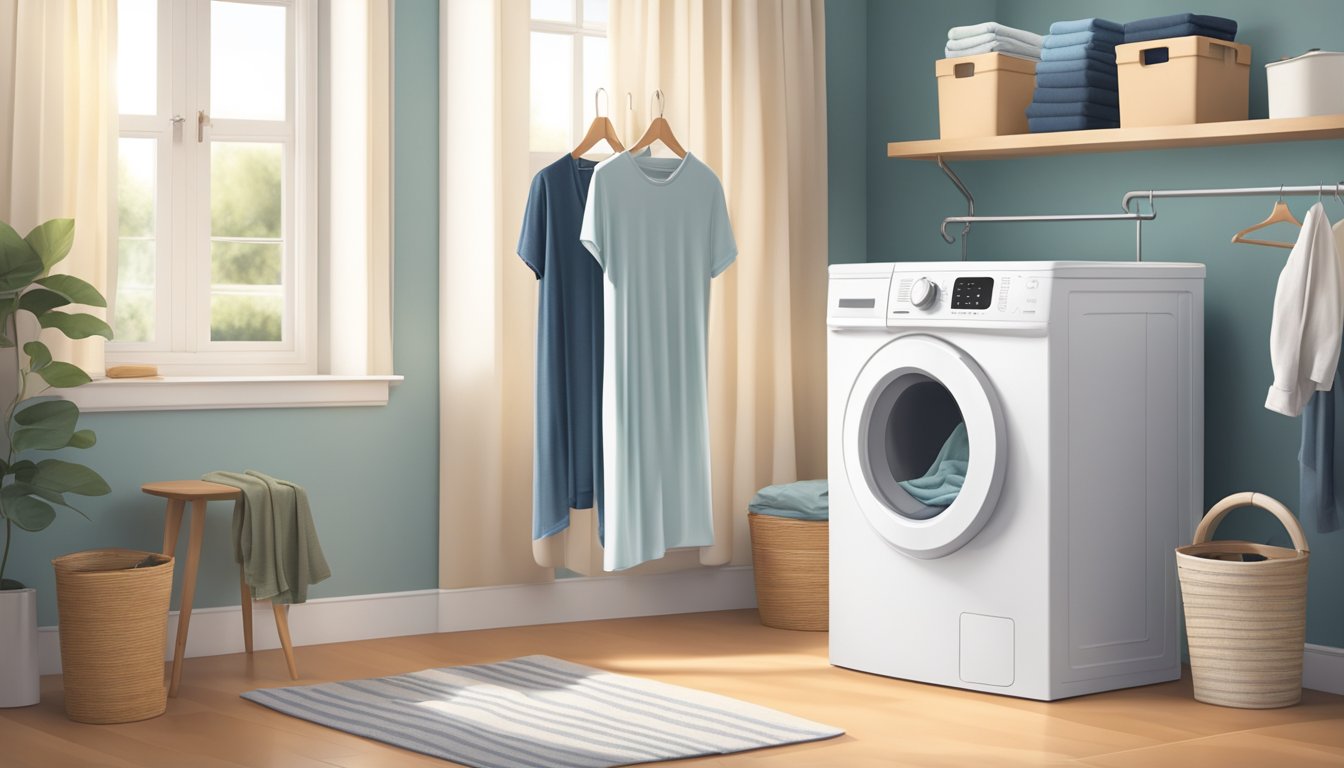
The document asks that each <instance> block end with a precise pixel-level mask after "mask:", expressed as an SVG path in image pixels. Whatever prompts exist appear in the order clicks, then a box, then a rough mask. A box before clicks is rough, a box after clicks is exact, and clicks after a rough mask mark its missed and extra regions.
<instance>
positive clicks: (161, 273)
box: [108, 0, 318, 375]
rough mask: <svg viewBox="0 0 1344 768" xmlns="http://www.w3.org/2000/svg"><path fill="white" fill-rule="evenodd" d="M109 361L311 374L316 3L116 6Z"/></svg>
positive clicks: (139, 2) (173, 369)
mask: <svg viewBox="0 0 1344 768" xmlns="http://www.w3.org/2000/svg"><path fill="white" fill-rule="evenodd" d="M117 5H118V8H117V13H118V27H117V38H118V40H117V43H118V68H117V89H118V111H119V113H120V117H119V129H120V134H119V142H118V153H117V154H118V156H117V163H118V169H117V190H116V191H117V194H116V203H115V205H116V208H115V211H114V214H115V215H114V217H113V218H114V219H115V224H114V226H115V228H116V243H117V247H116V263H115V266H114V271H113V274H111V275H109V277H110V278H111V280H112V284H113V285H114V286H115V291H114V292H113V296H112V298H113V302H112V324H113V328H114V330H115V332H116V338H115V341H114V342H113V343H111V344H109V346H108V361H109V363H116V362H129V361H136V362H149V363H155V364H157V365H158V366H159V367H160V369H161V370H163V371H164V372H165V373H170V374H187V375H189V374H210V373H220V372H228V373H230V374H233V375H242V374H256V373H273V374H306V373H315V372H317V357H318V355H317V349H316V346H317V345H316V336H317V330H318V329H317V327H316V326H317V316H318V313H317V284H318V280H317V277H316V275H317V268H318V264H317V259H318V256H317V250H318V249H317V215H316V210H317V203H318V200H317V194H316V183H315V180H316V173H317V167H316V159H315V158H316V156H317V155H316V136H317V131H316V125H317V122H316V87H315V82H316V75H317V73H316V61H317V58H316V29H317V24H316V8H315V7H314V6H315V4H314V3H313V2H312V0H119V2H118V4H117Z"/></svg>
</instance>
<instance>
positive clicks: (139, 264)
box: [112, 138, 158, 341]
mask: <svg viewBox="0 0 1344 768" xmlns="http://www.w3.org/2000/svg"><path fill="white" fill-rule="evenodd" d="M157 150H158V141H157V140H155V139H134V138H122V139H118V140H117V295H116V306H115V316H114V317H113V319H112V327H113V330H114V335H115V336H116V340H117V341H153V340H154V275H155V261H154V259H155V254H156V251H157V247H156V246H157V244H156V242H155V238H154V235H155V232H154V220H155V216H154V202H155V179H156V173H155V172H156V169H157V166H158V164H157V162H156V152H157Z"/></svg>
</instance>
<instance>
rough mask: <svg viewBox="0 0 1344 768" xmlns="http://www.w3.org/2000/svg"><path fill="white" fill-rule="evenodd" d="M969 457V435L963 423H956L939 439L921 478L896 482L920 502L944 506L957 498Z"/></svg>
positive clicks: (964, 477)
mask: <svg viewBox="0 0 1344 768" xmlns="http://www.w3.org/2000/svg"><path fill="white" fill-rule="evenodd" d="M970 460H971V443H970V438H969V437H968V436H967V435H966V425H965V424H958V425H957V428H956V429H954V430H952V434H950V435H948V436H947V440H945V441H944V442H943V447H942V450H940V451H938V457H937V458H935V459H934V460H933V464H932V465H930V466H929V470H928V471H927V472H925V473H924V476H923V477H917V478H915V479H913V480H902V481H901V482H900V483H898V485H900V486H901V487H902V488H904V489H905V492H906V493H908V494H910V495H911V496H913V497H914V498H915V500H916V501H919V502H920V503H923V504H927V505H929V506H931V507H945V506H947V505H949V504H951V503H952V502H954V501H956V500H957V495H958V494H960V493H961V486H962V484H963V483H964V482H965V481H966V466H967V464H968V463H969V462H970Z"/></svg>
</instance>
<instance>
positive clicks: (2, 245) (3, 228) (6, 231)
mask: <svg viewBox="0 0 1344 768" xmlns="http://www.w3.org/2000/svg"><path fill="white" fill-rule="evenodd" d="M45 269H46V266H45V265H43V264H42V258H41V257H40V256H38V255H37V252H36V251H34V250H33V247H32V246H31V245H29V244H28V243H27V242H26V241H25V240H24V239H23V238H21V237H19V233H18V232H15V231H14V228H13V227H11V226H9V225H8V224H6V223H4V222H3V221H0V293H4V292H8V291H20V290H23V289H24V288H27V287H28V284H29V283H31V282H33V279H34V278H36V277H38V276H39V275H41V274H42V272H43V271H44V270H45Z"/></svg>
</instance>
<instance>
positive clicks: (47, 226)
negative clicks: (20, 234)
mask: <svg viewBox="0 0 1344 768" xmlns="http://www.w3.org/2000/svg"><path fill="white" fill-rule="evenodd" d="M24 240H25V241H27V243H28V245H30V246H32V249H33V251H34V252H35V253H37V255H38V257H39V258H41V259H42V271H43V272H45V271H47V270H48V269H51V268H52V266H53V265H55V264H56V263H57V262H59V261H60V260H61V259H64V258H65V257H66V256H67V255H68V254H69V253H70V246H72V245H74V244H75V220H74V219H52V220H51V221H48V222H45V223H43V224H39V225H37V226H36V227H34V228H33V231H32V232H29V233H28V237H25V238H24Z"/></svg>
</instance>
